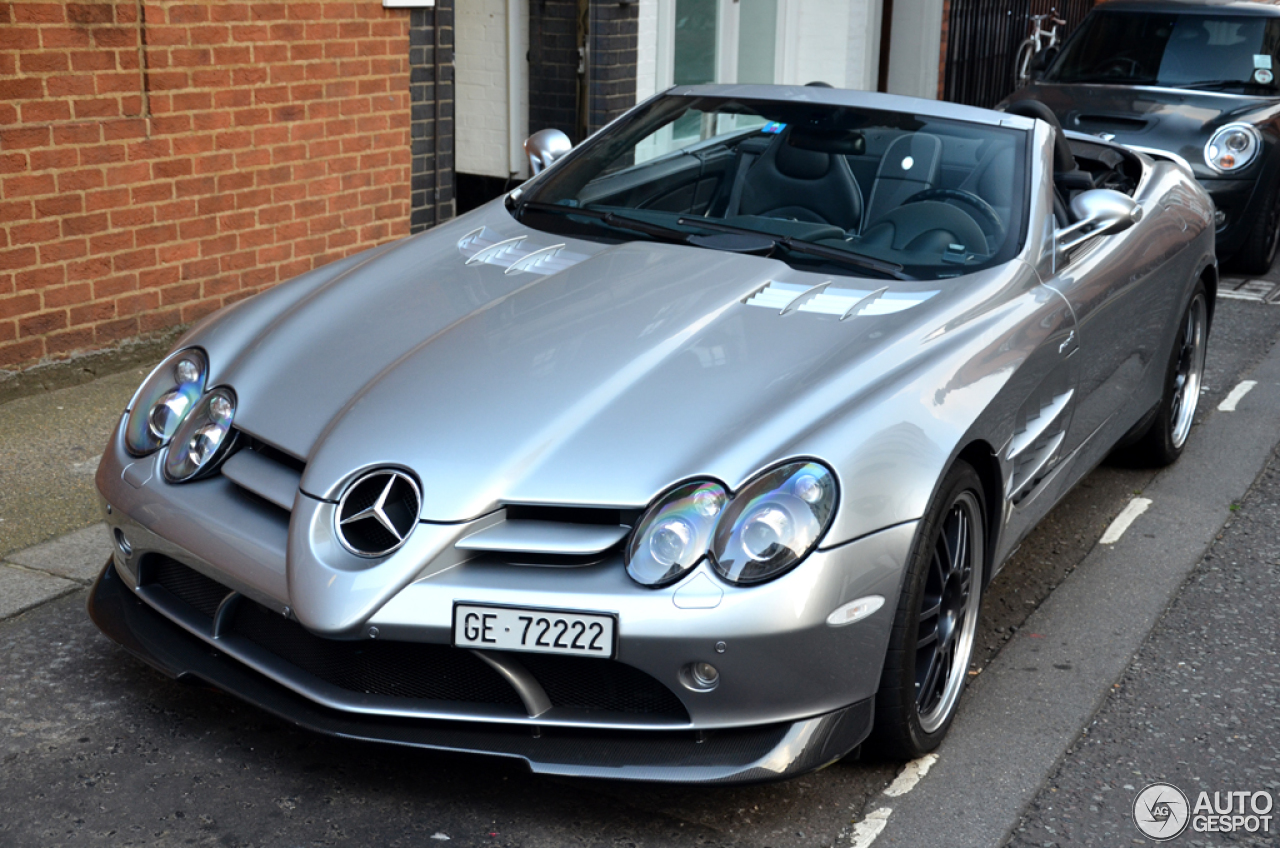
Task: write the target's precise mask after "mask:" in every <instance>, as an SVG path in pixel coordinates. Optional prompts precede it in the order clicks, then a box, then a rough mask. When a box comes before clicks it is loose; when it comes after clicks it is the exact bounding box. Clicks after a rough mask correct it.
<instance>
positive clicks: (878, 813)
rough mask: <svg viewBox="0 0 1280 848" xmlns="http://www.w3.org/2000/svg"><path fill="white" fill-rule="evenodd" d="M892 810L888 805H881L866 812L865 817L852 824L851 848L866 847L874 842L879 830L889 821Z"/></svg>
mask: <svg viewBox="0 0 1280 848" xmlns="http://www.w3.org/2000/svg"><path fill="white" fill-rule="evenodd" d="M892 812H893V810H891V809H889V808H888V807H881V808H880V809H878V810H872V811H871V812H869V813H867V817H866V818H864V819H863V820H862V821H860V822H858V823H857V824H855V825H854V826H853V843H852V848H868V846H870V845H871V843H872V842H875V841H876V837H877V836H879V835H880V831H882V830H884V827H885V825H887V824H888V823H889V814H890V813H892Z"/></svg>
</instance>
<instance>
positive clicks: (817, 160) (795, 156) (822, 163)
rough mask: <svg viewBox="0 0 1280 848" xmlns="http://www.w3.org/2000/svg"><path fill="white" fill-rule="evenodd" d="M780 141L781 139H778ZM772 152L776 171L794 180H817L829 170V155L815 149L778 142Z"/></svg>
mask: <svg viewBox="0 0 1280 848" xmlns="http://www.w3.org/2000/svg"><path fill="white" fill-rule="evenodd" d="M779 141H782V139H779ZM776 150H777V152H776V153H775V154H774V156H775V161H776V162H777V166H778V172H779V173H781V174H783V175H784V176H788V177H791V178H792V179H795V180H818V179H822V178H823V177H825V176H826V175H827V171H829V170H831V156H830V154H827V153H822V152H820V151H817V150H805V149H803V148H800V147H792V146H791V145H789V144H785V143H782V144H778V145H777V148H776Z"/></svg>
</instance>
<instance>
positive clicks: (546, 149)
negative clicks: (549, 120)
mask: <svg viewBox="0 0 1280 848" xmlns="http://www.w3.org/2000/svg"><path fill="white" fill-rule="evenodd" d="M572 149H573V144H572V143H571V142H570V141H569V136H567V135H565V134H564V133H563V132H561V131H560V130H538V131H537V132H536V133H534V134H533V135H531V136H529V137H528V138H526V139H525V140H524V153H525V155H526V156H528V157H529V175H530V176H533V175H535V174H539V173H541V172H542V171H543V170H544V169H545V168H546V167H547V166H548V165H550V164H551V163H552V162H554V161H556V160H557V159H559V158H560V157H561V156H563V155H565V154H566V153H568V152H569V151H570V150H572Z"/></svg>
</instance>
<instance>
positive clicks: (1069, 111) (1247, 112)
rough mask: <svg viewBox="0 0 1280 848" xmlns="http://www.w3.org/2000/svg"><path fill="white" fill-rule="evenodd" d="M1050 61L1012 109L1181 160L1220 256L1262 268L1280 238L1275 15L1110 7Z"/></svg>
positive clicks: (1124, 0) (1153, 1) (1117, 0)
mask: <svg viewBox="0 0 1280 848" xmlns="http://www.w3.org/2000/svg"><path fill="white" fill-rule="evenodd" d="M1042 56H1043V54H1042ZM1044 58H1045V59H1048V67H1047V68H1046V69H1045V70H1044V71H1043V74H1042V76H1041V77H1040V78H1039V79H1038V80H1037V81H1036V82H1034V83H1032V84H1031V85H1029V86H1027V87H1026V88H1023V89H1021V90H1019V91H1017V92H1015V93H1014V94H1012V95H1010V96H1009V97H1008V98H1007V99H1006V101H1005V105H1008V104H1011V103H1015V102H1018V101H1022V100H1038V101H1040V102H1041V103H1044V104H1045V105H1047V106H1048V107H1049V108H1050V109H1052V110H1053V112H1054V114H1056V115H1057V117H1058V120H1059V121H1060V122H1061V123H1062V127H1063V129H1065V130H1075V131H1078V132H1084V133H1091V134H1093V135H1097V136H1101V137H1102V138H1105V139H1107V140H1113V139H1114V140H1116V141H1119V142H1121V143H1123V144H1126V145H1131V146H1135V147H1148V148H1155V149H1159V150H1166V151H1169V152H1171V153H1176V154H1178V155H1179V156H1181V157H1182V158H1183V159H1185V160H1186V161H1187V163H1188V164H1189V165H1190V166H1191V169H1192V171H1193V172H1194V173H1195V176H1196V178H1197V179H1198V180H1199V181H1200V183H1201V184H1202V185H1203V186H1204V187H1205V189H1207V190H1208V192H1209V195H1210V196H1211V197H1212V198H1213V202H1214V205H1215V207H1216V211H1215V219H1214V224H1215V227H1216V230H1217V251H1218V256H1219V258H1220V259H1222V260H1224V261H1227V262H1229V263H1230V264H1232V265H1233V266H1234V267H1235V268H1237V269H1238V270H1239V271H1242V272H1244V273H1249V274H1261V273H1265V272H1266V271H1267V269H1268V268H1269V267H1270V266H1271V260H1272V259H1273V258H1274V256H1275V252H1276V242H1277V232H1278V231H1280V151H1278V150H1277V144H1278V143H1280V80H1278V79H1277V76H1278V75H1280V6H1277V5H1273V3H1256V2H1229V1H1227V0H1223V2H1217V0H1194V1H1192V0H1188V2H1182V0H1150V1H1149V2H1143V0H1114V2H1109V3H1104V4H1102V5H1099V6H1098V7H1096V8H1095V9H1094V10H1093V11H1092V12H1090V13H1089V15H1088V17H1086V18H1085V20H1084V22H1083V23H1082V24H1081V25H1080V27H1079V28H1078V29H1077V30H1076V31H1075V32H1074V33H1073V34H1072V35H1071V37H1070V38H1069V39H1068V40H1067V42H1066V44H1065V45H1064V46H1063V48H1062V51H1061V53H1059V54H1057V56H1056V57H1044ZM1042 64H1043V62H1042Z"/></svg>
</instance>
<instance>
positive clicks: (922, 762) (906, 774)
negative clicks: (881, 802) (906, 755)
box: [884, 754, 938, 798]
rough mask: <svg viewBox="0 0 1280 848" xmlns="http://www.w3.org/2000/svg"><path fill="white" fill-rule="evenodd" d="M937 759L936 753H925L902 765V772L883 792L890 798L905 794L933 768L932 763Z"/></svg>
mask: <svg viewBox="0 0 1280 848" xmlns="http://www.w3.org/2000/svg"><path fill="white" fill-rule="evenodd" d="M937 761H938V755H937V754H925V755H924V756H923V757H921V758H920V759H918V760H912V761H911V762H909V763H907V764H906V765H905V766H903V768H902V773H901V774H899V775H898V776H897V777H896V778H895V779H894V781H893V783H890V784H889V788H888V789H886V790H885V791H884V794H886V795H888V796H889V797H890V798H897V797H899V796H902V795H906V794H907V793H908V792H910V791H911V790H912V789H915V788H916V784H917V783H919V782H920V778H922V777H924V776H925V775H926V774H928V773H929V769H931V768H933V764H934V763H936V762H937Z"/></svg>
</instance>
